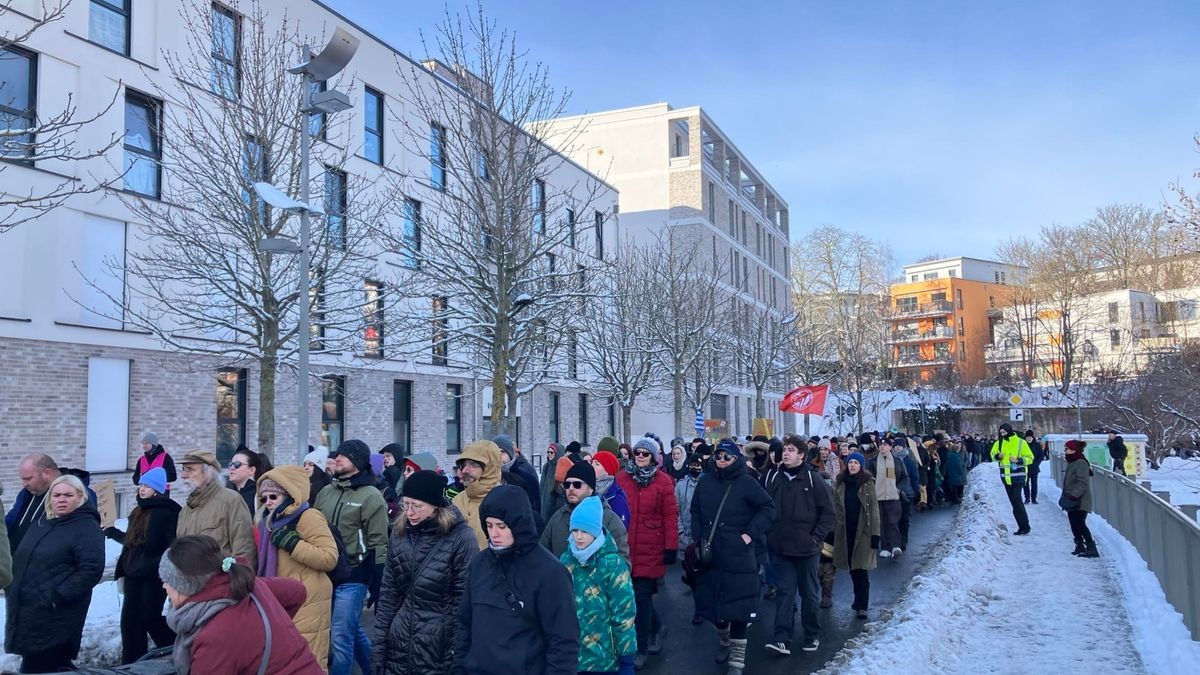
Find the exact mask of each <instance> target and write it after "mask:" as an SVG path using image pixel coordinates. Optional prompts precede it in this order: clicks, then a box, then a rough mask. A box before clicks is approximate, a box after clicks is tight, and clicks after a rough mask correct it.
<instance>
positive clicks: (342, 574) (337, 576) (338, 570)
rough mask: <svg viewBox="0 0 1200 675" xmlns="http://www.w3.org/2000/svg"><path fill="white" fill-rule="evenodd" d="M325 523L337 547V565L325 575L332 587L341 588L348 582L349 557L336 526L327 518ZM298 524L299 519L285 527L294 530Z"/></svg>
mask: <svg viewBox="0 0 1200 675" xmlns="http://www.w3.org/2000/svg"><path fill="white" fill-rule="evenodd" d="M310 508H312V507H311V506H310V507H308V508H306V509H303V510H304V511H306V510H308V509H310ZM325 521H326V522H327V523H328V524H329V532H330V533H331V534H332V535H333V541H334V543H335V544H336V545H337V552H338V558H337V563H336V564H335V565H334V566H333V569H331V570H329V571H328V572H326V573H325V574H326V575H327V576H328V577H329V581H331V582H333V585H334V586H341V585H342V584H344V583H346V582H347V581H349V580H350V573H351V569H350V555H349V554H348V553H346V542H344V541H342V533H341V532H340V531H338V527H337V525H334V524H333V523H329V519H328V518H326V519H325ZM298 522H300V518H299V517H297V518H296V519H295V520H293V521H292V522H290V523H288V524H287V527H288V528H289V529H292V530H294V529H296V523H298Z"/></svg>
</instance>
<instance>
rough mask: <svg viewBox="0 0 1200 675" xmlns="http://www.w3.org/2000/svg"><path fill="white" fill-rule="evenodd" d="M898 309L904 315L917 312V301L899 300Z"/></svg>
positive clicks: (914, 299)
mask: <svg viewBox="0 0 1200 675" xmlns="http://www.w3.org/2000/svg"><path fill="white" fill-rule="evenodd" d="M896 309H898V310H900V312H901V313H902V314H905V313H909V312H915V311H917V299H916V298H915V297H913V298H898V299H897V300H896Z"/></svg>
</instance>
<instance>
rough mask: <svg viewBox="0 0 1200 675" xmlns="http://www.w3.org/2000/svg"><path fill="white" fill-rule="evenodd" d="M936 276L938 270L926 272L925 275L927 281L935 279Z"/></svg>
mask: <svg viewBox="0 0 1200 675" xmlns="http://www.w3.org/2000/svg"><path fill="white" fill-rule="evenodd" d="M936 278H938V273H937V272H926V273H925V276H924V277H923V279H924V280H925V281H933V280H934V279H936Z"/></svg>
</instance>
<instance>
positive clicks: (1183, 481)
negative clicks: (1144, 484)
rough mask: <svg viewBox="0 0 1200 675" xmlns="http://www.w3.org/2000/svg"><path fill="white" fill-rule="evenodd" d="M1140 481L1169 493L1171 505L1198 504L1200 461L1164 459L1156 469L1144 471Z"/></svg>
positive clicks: (1177, 458) (1199, 497) (1175, 458)
mask: <svg viewBox="0 0 1200 675" xmlns="http://www.w3.org/2000/svg"><path fill="white" fill-rule="evenodd" d="M1142 480H1143V481H1147V480H1148V481H1150V483H1151V484H1152V485H1153V488H1152V489H1154V490H1158V491H1167V492H1170V493H1171V503H1172V504H1200V459H1181V458H1179V457H1166V458H1164V459H1163V460H1162V463H1160V464H1159V467H1158V468H1157V469H1149V468H1148V469H1146V475H1145V476H1143V477H1142Z"/></svg>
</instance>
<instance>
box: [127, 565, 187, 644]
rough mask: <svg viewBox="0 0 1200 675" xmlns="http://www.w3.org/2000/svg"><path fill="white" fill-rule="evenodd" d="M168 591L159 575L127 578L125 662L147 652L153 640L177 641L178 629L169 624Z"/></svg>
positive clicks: (164, 642)
mask: <svg viewBox="0 0 1200 675" xmlns="http://www.w3.org/2000/svg"><path fill="white" fill-rule="evenodd" d="M166 600H167V592H166V591H165V590H163V587H162V582H161V581H159V580H158V578H157V577H146V578H131V577H125V604H124V605H122V606H121V663H122V664H129V663H133V662H134V661H137V660H138V659H140V658H142V657H143V656H145V655H146V652H147V651H148V649H147V648H148V646H149V643H148V642H147V640H146V634H147V633H148V634H149V635H150V638H151V639H153V640H154V646H156V647H165V646H167V645H169V644H172V643H173V642H175V631H173V630H171V628H170V627H169V626H167V618H166V617H165V616H163V603H165V602H166Z"/></svg>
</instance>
